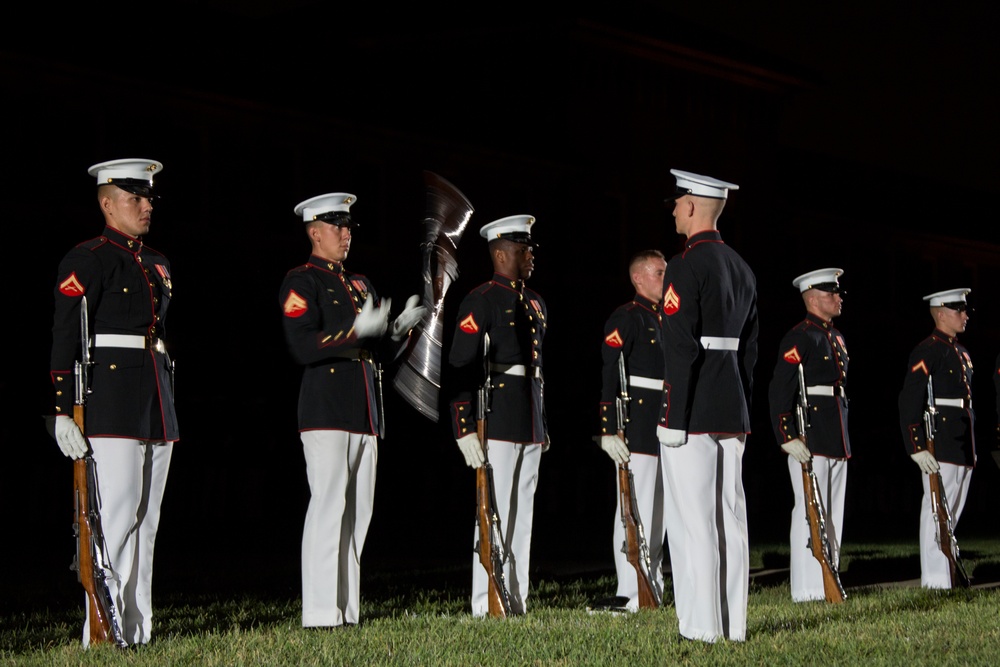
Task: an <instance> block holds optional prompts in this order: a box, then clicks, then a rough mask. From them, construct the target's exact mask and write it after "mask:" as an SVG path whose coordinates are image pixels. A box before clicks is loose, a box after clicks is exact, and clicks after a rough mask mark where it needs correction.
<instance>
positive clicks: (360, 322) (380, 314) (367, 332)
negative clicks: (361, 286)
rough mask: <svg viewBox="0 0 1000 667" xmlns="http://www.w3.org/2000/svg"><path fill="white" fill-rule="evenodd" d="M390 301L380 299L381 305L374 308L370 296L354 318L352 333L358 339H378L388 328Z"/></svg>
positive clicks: (373, 302) (373, 301)
mask: <svg viewBox="0 0 1000 667" xmlns="http://www.w3.org/2000/svg"><path fill="white" fill-rule="evenodd" d="M390 305H392V299H382V304H381V305H380V306H379V307H378V308H376V307H375V300H374V299H372V296H371V294H369V295H368V299H366V300H365V305H363V306H361V312H360V313H358V316H357V317H355V318H354V333H355V335H357V337H358V338H378V337H379V336H381V335H382V334H384V333H385V330H386V328H387V327H388V326H389V306H390Z"/></svg>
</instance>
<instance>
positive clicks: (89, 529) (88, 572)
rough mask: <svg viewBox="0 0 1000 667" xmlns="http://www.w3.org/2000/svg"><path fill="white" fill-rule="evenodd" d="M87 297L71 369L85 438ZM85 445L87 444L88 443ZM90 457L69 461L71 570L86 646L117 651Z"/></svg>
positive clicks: (120, 642)
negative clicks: (81, 604) (84, 613)
mask: <svg viewBox="0 0 1000 667" xmlns="http://www.w3.org/2000/svg"><path fill="white" fill-rule="evenodd" d="M87 316H88V313H87V297H85V296H84V297H81V299H80V344H81V357H82V360H81V361H78V362H76V365H75V368H74V378H73V379H74V393H75V396H74V401H73V421H74V422H75V423H76V425H77V428H79V429H80V433H81V434H84V439H86V433H87V431H86V426H85V424H86V418H85V406H86V404H87V393H88V392H89V390H90V389H89V383H88V380H87V378H88V374H89V370H90V365H91V362H90V331H89V325H88V319H87ZM88 446H89V443H88ZM96 465H97V464H96V462H95V461H94V457H93V456H92V455H91V453H90V452H89V451H88V452H87V454H86V456H83V457H81V458H79V459H76V460H75V461H73V535H74V537H75V538H76V557H75V558H74V560H73V565H72V566H71V568H72V569H73V570H75V571H76V574H77V579H79V581H80V583H81V584H82V585H83V590H84V591H85V592H86V594H87V606H88V611H89V625H90V643H91V644H101V643H113V644H115V645H116V646H118V647H119V648H126V647H127V646H128V644H127V643H126V641H125V638H124V637H123V636H122V631H121V624H119V622H118V617H117V612H116V610H115V603H114V600H112V599H111V591H110V590H109V589H108V584H107V581H106V579H105V573H104V567H103V563H104V555H103V549H104V531H103V530H102V529H101V510H100V506H99V505H98V499H97V471H96Z"/></svg>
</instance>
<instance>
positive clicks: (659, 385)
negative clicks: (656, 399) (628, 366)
mask: <svg viewBox="0 0 1000 667" xmlns="http://www.w3.org/2000/svg"><path fill="white" fill-rule="evenodd" d="M628 384H629V386H630V387H641V388H642V389H654V390H656V391H663V380H657V379H656V378H645V377H642V376H641V375H629V376H628Z"/></svg>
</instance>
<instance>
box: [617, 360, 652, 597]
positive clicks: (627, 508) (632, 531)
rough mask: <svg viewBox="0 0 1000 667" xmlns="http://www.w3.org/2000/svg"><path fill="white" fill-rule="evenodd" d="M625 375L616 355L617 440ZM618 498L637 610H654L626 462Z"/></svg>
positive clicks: (623, 419)
mask: <svg viewBox="0 0 1000 667" xmlns="http://www.w3.org/2000/svg"><path fill="white" fill-rule="evenodd" d="M631 400H632V399H631V397H630V396H629V393H628V374H627V373H626V372H625V353H624V352H619V353H618V397H617V398H616V399H615V419H616V422H617V424H616V426H617V431H618V437H619V438H621V441H622V442H628V441H627V440H626V439H625V426H626V425H627V424H628V419H629V417H628V414H629V402H630V401H631ZM618 498H619V505H620V506H621V513H622V517H621V518H622V526H624V528H625V544H623V545H622V552H623V553H624V554H625V558H626V560H628V562H629V564H630V565H631V566H632V567H633V568H635V577H636V581H637V582H638V584H639V608H640V609H657V608H659V606H660V604H661V602H662V595H661V593H660V591H659V588H658V587H657V586H656V584H655V582H653V580H652V579H651V573H650V570H651V569H652V565H651V564H650V562H649V547H648V546H647V545H646V534H645V532H644V531H643V529H642V520H641V519H640V518H639V508H638V507H637V505H638V503H637V502H636V499H635V478H634V477H633V475H632V471H631V470H630V469H629V467H628V462H625V463H620V464H618Z"/></svg>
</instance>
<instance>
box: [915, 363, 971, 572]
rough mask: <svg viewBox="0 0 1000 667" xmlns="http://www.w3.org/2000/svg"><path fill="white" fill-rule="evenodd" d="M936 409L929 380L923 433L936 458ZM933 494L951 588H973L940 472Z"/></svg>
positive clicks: (934, 478) (934, 479)
mask: <svg viewBox="0 0 1000 667" xmlns="http://www.w3.org/2000/svg"><path fill="white" fill-rule="evenodd" d="M937 414H938V412H937V406H936V404H935V401H934V379H933V378H932V377H931V376H928V377H927V407H926V408H925V409H924V431H925V432H926V436H927V440H926V442H927V451H928V452H930V453H931V455H934V432H935V431H936V430H937ZM927 477H928V482H930V492H931V512H933V513H934V520H935V521H936V523H937V543H938V546H939V547H941V553H943V554H944V555H945V558H947V559H948V568H949V574H950V575H951V585H952V587H954V586H955V585H961V586H962V587H963V588H968V587H969V586H970V585H971V583H972V582H971V581H970V580H969V575H968V574H966V572H965V565H964V564H963V563H962V558H961V556H960V555H959V552H958V541H957V540H956V539H955V523H954V521H953V520H952V517H951V507H950V506H949V504H948V499H947V498H946V497H945V494H944V481H943V480H942V479H941V471H940V470H938V471H937V472H932V473H930V474H929V475H928V476H927Z"/></svg>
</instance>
